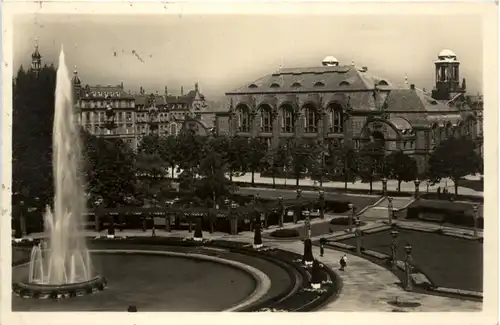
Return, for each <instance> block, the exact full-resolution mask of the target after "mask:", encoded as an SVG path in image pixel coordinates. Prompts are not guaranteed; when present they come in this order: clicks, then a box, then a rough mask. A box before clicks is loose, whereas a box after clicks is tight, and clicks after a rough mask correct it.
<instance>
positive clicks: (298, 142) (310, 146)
mask: <svg viewBox="0 0 500 325" xmlns="http://www.w3.org/2000/svg"><path fill="white" fill-rule="evenodd" d="M287 149H288V151H289V154H290V157H291V161H290V166H289V169H290V171H291V172H292V174H293V175H294V176H295V182H296V186H297V187H298V186H299V181H300V176H301V174H302V173H305V172H307V171H308V170H310V169H312V168H314V166H315V163H316V162H315V160H314V158H313V153H314V151H315V143H313V142H312V141H309V140H305V139H292V140H290V141H289V142H288V144H287Z"/></svg>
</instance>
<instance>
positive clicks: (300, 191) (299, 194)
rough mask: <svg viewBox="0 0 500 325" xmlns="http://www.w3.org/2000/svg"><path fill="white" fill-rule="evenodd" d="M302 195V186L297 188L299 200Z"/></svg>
mask: <svg viewBox="0 0 500 325" xmlns="http://www.w3.org/2000/svg"><path fill="white" fill-rule="evenodd" d="M301 197H302V190H301V189H300V188H298V189H297V200H298V199H300V198H301Z"/></svg>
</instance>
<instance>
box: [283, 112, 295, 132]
mask: <svg viewBox="0 0 500 325" xmlns="http://www.w3.org/2000/svg"><path fill="white" fill-rule="evenodd" d="M281 127H282V129H283V132H285V133H292V132H293V130H294V129H295V119H294V116H293V110H292V108H291V107H285V108H283V110H282V116H281Z"/></svg>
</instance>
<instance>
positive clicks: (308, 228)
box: [304, 210, 311, 239]
mask: <svg viewBox="0 0 500 325" xmlns="http://www.w3.org/2000/svg"><path fill="white" fill-rule="evenodd" d="M304 214H305V220H304V227H305V230H306V239H311V212H310V211H307V210H306V211H304Z"/></svg>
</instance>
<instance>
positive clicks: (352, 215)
mask: <svg viewBox="0 0 500 325" xmlns="http://www.w3.org/2000/svg"><path fill="white" fill-rule="evenodd" d="M347 206H348V207H349V210H350V213H349V216H348V217H347V220H348V222H349V223H348V225H349V232H351V231H352V221H353V219H354V204H352V203H349V204H348V205H347Z"/></svg>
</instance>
